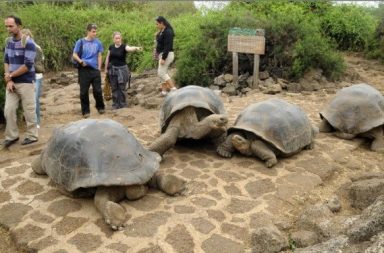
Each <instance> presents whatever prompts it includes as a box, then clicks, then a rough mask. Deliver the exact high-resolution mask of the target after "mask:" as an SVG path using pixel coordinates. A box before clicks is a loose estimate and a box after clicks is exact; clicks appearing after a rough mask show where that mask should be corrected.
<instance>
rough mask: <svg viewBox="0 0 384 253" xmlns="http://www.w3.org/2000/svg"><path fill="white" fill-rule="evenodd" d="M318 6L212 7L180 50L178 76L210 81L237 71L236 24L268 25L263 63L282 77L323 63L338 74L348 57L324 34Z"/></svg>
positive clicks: (330, 74) (295, 76)
mask: <svg viewBox="0 0 384 253" xmlns="http://www.w3.org/2000/svg"><path fill="white" fill-rule="evenodd" d="M322 8H323V9H322V10H325V9H326V8H329V5H326V6H325V7H322ZM318 10H319V8H317V11H314V10H313V9H311V8H309V7H308V5H306V4H303V3H300V4H295V3H289V2H278V3H274V2H272V3H270V2H265V1H260V2H253V3H251V4H247V3H237V2H235V3H234V4H232V5H231V6H230V8H228V9H227V10H225V11H222V12H208V13H207V15H206V16H205V17H202V19H203V21H202V22H201V24H200V26H199V31H200V32H199V36H198V37H196V38H195V39H194V40H193V41H190V43H188V44H187V45H188V46H187V47H185V50H183V51H182V52H180V54H181V59H180V60H179V61H178V62H177V74H176V81H177V82H178V84H179V85H181V86H184V85H188V84H195V85H202V86H208V85H210V84H212V82H213V78H214V77H215V76H217V75H218V74H221V73H224V72H231V70H230V69H229V68H228V67H231V65H232V64H231V62H232V58H231V54H230V53H227V35H228V31H229V29H230V28H232V27H243V28H264V29H265V36H266V52H265V55H264V56H262V58H261V62H262V66H261V67H262V68H264V69H262V70H267V71H268V72H270V73H271V74H272V75H274V76H276V77H283V78H286V79H291V80H296V79H298V78H300V77H301V76H303V75H304V74H305V72H306V71H308V70H309V69H310V68H321V69H322V70H323V72H324V73H325V75H326V76H327V77H328V78H330V79H335V78H338V77H339V76H340V75H341V74H342V72H343V71H344V68H345V67H344V63H343V59H342V57H341V56H340V54H338V53H337V52H336V51H335V50H334V48H333V47H332V46H331V44H330V42H329V39H328V38H327V37H325V36H323V34H322V32H321V26H320V21H319V13H321V14H323V13H324V11H321V12H320V11H318Z"/></svg>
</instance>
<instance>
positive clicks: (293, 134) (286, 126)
mask: <svg viewBox="0 0 384 253" xmlns="http://www.w3.org/2000/svg"><path fill="white" fill-rule="evenodd" d="M316 132H317V129H316V128H314V127H312V125H311V122H310V121H309V119H308V117H307V115H306V114H305V112H304V111H303V110H301V109H300V107H298V106H296V105H293V104H290V103H288V102H286V101H284V100H281V99H277V98H272V99H268V100H265V101H262V102H258V103H254V104H251V105H249V106H247V107H246V108H245V109H244V110H243V111H242V112H241V113H240V114H239V116H238V117H237V119H236V121H235V124H234V126H233V127H230V128H229V129H228V136H227V138H226V141H225V142H223V143H222V144H221V145H220V146H219V147H218V148H217V153H218V154H219V155H221V156H223V157H231V156H232V153H233V152H234V151H235V150H237V151H239V152H240V153H241V154H243V155H246V156H256V157H258V158H260V159H261V160H263V161H265V164H266V166H267V167H272V166H274V165H275V164H276V163H277V159H276V156H278V155H280V156H284V157H287V156H290V155H293V154H296V153H298V152H299V151H300V150H302V149H303V148H307V149H312V148H313V145H314V137H315V134H316Z"/></svg>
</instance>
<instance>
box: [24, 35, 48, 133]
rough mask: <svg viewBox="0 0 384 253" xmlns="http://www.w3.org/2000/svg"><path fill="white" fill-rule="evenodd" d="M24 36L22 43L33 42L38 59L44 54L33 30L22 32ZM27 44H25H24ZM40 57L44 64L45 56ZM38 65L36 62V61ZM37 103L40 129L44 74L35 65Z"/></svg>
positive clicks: (37, 117) (38, 126) (37, 121)
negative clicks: (34, 36) (34, 37)
mask: <svg viewBox="0 0 384 253" xmlns="http://www.w3.org/2000/svg"><path fill="white" fill-rule="evenodd" d="M21 34H22V37H23V38H22V39H21V41H22V43H23V41H26V40H27V39H30V40H32V41H33V42H34V43H35V47H36V59H37V58H38V51H40V52H41V53H42V52H43V51H42V49H41V47H40V46H39V45H38V44H37V43H36V41H35V40H34V39H33V35H32V32H31V30H29V29H22V30H21ZM24 43H25V42H24ZM40 57H42V62H44V55H43V54H41V55H40ZM35 63H36V61H35ZM35 72H36V76H35V101H36V123H37V128H38V129H39V128H40V96H41V89H42V85H43V72H39V69H38V68H37V65H36V64H35Z"/></svg>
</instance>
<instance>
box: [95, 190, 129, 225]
mask: <svg viewBox="0 0 384 253" xmlns="http://www.w3.org/2000/svg"><path fill="white" fill-rule="evenodd" d="M124 197H125V188H124V187H102V186H100V187H98V188H97V191H96V194H95V198H94V202H95V206H96V208H97V209H98V210H99V212H100V213H101V214H102V215H103V218H104V220H105V222H106V223H107V224H108V225H110V226H111V228H112V229H113V230H121V229H122V228H123V227H124V223H125V220H126V219H127V214H126V211H125V208H124V207H123V206H121V205H120V204H118V202H120V201H121V200H123V199H124Z"/></svg>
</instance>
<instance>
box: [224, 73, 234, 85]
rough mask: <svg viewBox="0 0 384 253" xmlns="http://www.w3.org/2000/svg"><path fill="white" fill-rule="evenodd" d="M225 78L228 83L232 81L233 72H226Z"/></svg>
mask: <svg viewBox="0 0 384 253" xmlns="http://www.w3.org/2000/svg"><path fill="white" fill-rule="evenodd" d="M224 80H225V81H226V82H227V83H230V82H232V81H233V75H231V74H225V75H224Z"/></svg>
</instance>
